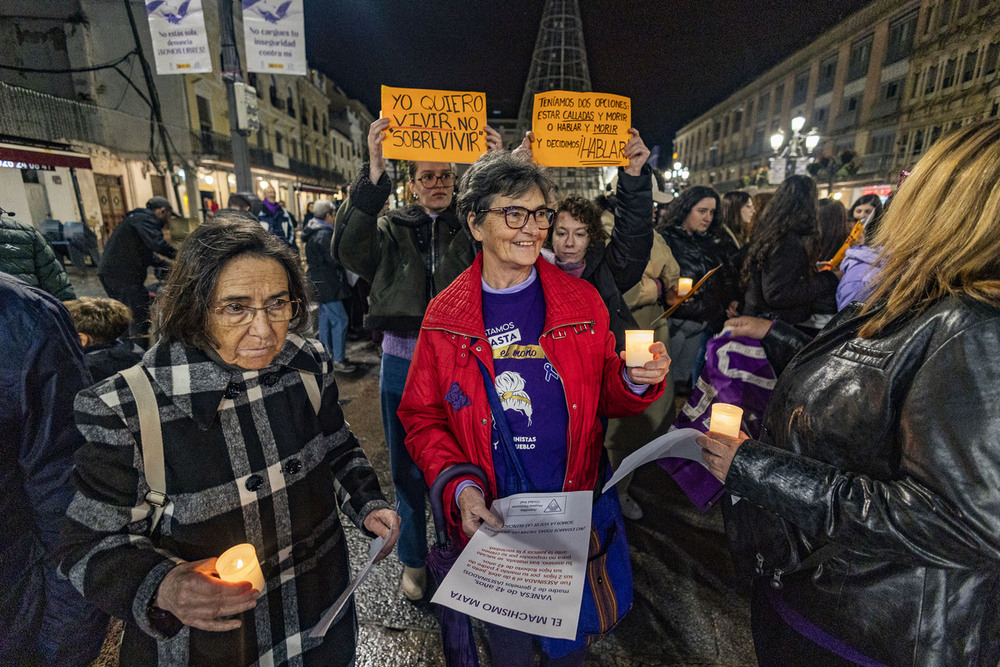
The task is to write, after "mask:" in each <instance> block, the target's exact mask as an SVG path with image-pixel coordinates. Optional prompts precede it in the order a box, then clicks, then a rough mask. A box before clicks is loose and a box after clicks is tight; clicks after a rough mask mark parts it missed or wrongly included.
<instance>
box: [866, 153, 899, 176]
mask: <svg viewBox="0 0 1000 667" xmlns="http://www.w3.org/2000/svg"><path fill="white" fill-rule="evenodd" d="M894 157H895V156H894V155H893V154H892V153H869V154H868V155H865V156H863V157H862V158H861V167H860V168H859V169H858V174H875V173H878V172H883V171H889V169H891V168H892V161H893V158H894Z"/></svg>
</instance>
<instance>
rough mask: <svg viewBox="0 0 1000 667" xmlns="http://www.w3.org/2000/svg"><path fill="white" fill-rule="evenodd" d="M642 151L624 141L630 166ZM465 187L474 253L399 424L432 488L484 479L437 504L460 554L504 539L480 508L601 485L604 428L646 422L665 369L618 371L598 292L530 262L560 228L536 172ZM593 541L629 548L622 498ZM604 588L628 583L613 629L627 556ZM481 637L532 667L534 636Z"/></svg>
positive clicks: (487, 177)
mask: <svg viewBox="0 0 1000 667" xmlns="http://www.w3.org/2000/svg"><path fill="white" fill-rule="evenodd" d="M638 151H639V146H638V145H636V144H635V143H634V142H630V143H629V144H628V145H627V146H626V149H625V154H626V156H631V155H632V154H633V153H637V152H638ZM462 186H463V187H462V190H463V192H462V194H461V195H460V196H459V200H458V211H459V217H460V218H461V219H463V220H465V221H467V223H468V225H469V228H470V230H471V232H472V235H473V236H474V237H475V238H476V240H477V241H479V242H480V243H481V244H482V252H481V253H480V254H479V255H478V256H477V257H476V260H475V262H474V263H473V265H472V266H471V267H470V268H469V269H468V270H466V271H465V272H464V273H462V274H461V275H459V276H458V278H456V279H455V281H454V282H453V283H452V284H451V285H450V286H449V287H448V288H447V289H446V290H444V291H443V292H442V293H441V294H439V295H438V296H437V297H436V298H435V299H434V300H433V301H431V303H430V305H429V306H428V308H427V313H426V314H425V315H424V319H423V323H422V325H421V331H420V337H419V339H418V342H417V347H416V352H415V356H414V358H413V364H412V366H411V368H410V374H409V377H408V379H407V383H406V389H405V390H404V392H403V400H402V403H401V404H400V407H399V413H398V414H399V418H400V420H401V421H402V423H403V426H404V427H405V429H406V434H407V435H406V446H407V448H408V449H409V451H410V454H411V455H412V456H413V460H414V461H415V462H416V463H417V465H418V466H419V467H420V469H421V470H423V472H424V475H425V476H426V478H427V481H428V483H432V482H433V481H434V479H435V478H436V477H437V476H438V474H439V473H441V471H442V470H444V469H446V468H448V467H450V466H452V465H454V464H457V463H473V464H475V465H477V466H478V467H480V468H481V469H482V470H483V471H485V472H486V476H487V479H488V484H487V488H485V489H481V488H479V486H478V485H477V484H475V483H473V482H472V481H471V480H470V479H463V478H459V479H457V480H454V481H453V482H452V483H451V484H449V485H448V486H447V487H446V488H445V491H444V498H443V500H444V504H445V507H447V508H449V523H450V526H449V528H450V532H451V533H452V535H453V536H455V537H457V538H458V539H460V540H462V541H467V538H468V537H469V536H471V535H472V534H473V533H474V532H475V531H476V529H477V528H478V527H479V525H480V524H481V523H482V522H484V521H485V522H487V523H489V524H490V525H492V526H494V527H496V528H498V529H499V528H500V527H501V522H500V520H499V519H498V518H497V517H495V516H494V515H492V514H491V513H490V511H489V509H488V505H489V504H490V503H492V501H493V500H494V499H495V498H502V497H505V496H508V495H511V494H514V493H519V492H523V491H537V492H552V491H559V490H563V491H581V490H588V489H593V488H594V487H595V486H596V485H597V484H598V483H601V484H603V482H604V480H603V479H600V480H599V474H598V470H599V464H600V459H601V456H602V454H603V451H604V449H603V441H604V431H603V429H602V427H601V422H600V419H599V415H600V416H607V417H625V416H629V415H634V414H638V413H639V412H641V411H642V410H644V409H645V407H646V406H647V405H649V404H650V403H651V402H652V401H653V400H655V399H656V398H657V397H658V396H659V395H660V393H661V392H662V387H663V378H664V377H665V375H666V373H667V370H668V368H669V365H670V360H669V358H668V357H667V355H666V349H665V348H664V346H663V344H662V343H655V344H654V345H652V346H651V347H650V350H651V351H652V352H653V353H654V359H653V361H650V362H647V363H646V365H645V366H643V367H636V368H626V367H625V364H624V361H623V359H622V358H620V357H619V356H618V355H616V354H615V341H614V336H613V335H612V334H611V333H610V331H609V330H608V311H607V308H605V307H604V303H603V302H602V301H601V298H600V296H599V295H598V293H597V291H596V290H595V289H594V288H593V286H591V285H590V284H589V283H586V282H585V281H583V280H580V279H578V278H574V277H572V276H570V275H568V274H566V273H564V272H563V271H561V270H559V269H558V268H556V267H554V266H552V265H551V264H549V263H548V262H546V261H545V260H544V259H540V258H539V253H540V251H541V248H542V243H543V242H544V240H545V236H546V231H547V230H548V228H549V226H551V224H552V221H553V217H554V215H555V211H553V210H552V209H551V208H549V207H548V202H549V201H550V198H551V189H552V184H551V181H550V180H549V178H548V176H547V175H546V174H545V172H544V171H543V170H542V169H541V168H539V167H538V166H536V165H533V164H531V163H529V162H527V161H525V160H522V159H520V158H519V157H516V156H513V155H511V154H510V153H507V152H503V151H500V152H494V153H490V154H488V155H485V156H483V157H482V158H480V159H479V160H478V161H477V162H476V163H475V164H474V165H473V166H472V167H471V168H470V169H469V171H468V172H467V173H466V175H465V177H464V180H463V183H462ZM484 378H485V381H484ZM487 382H488V383H489V385H490V387H491V390H495V391H496V393H497V401H498V402H499V405H498V407H501V408H502V411H501V412H502V414H500V415H497V416H496V418H497V419H498V420H502V421H505V422H507V425H509V433H506V431H507V430H508V429H505V428H504V424H502V423H501V424H500V431H504V432H505V433H504V435H503V436H501V432H500V431H498V430H497V429H496V428H493V427H491V419H490V416H491V410H490V402H489V398H488V396H487V393H486V391H487V390H486V383H487ZM501 439H503V440H506V441H507V442H509V443H511V446H510V447H507V446H504V445H503V444H502V442H501ZM515 443H516V444H515ZM517 469H520V470H523V471H526V472H525V474H524V476H523V477H521V476H519V475H517V474H515V473H514V471H515V470H517ZM601 507H606V508H607V512H606V513H605V514H602V515H601V516H602V517H603V516H606V518H607V521H601V522H599V521H598V516H599V512H598V511H597V510H598V508H601ZM599 524H603V525H599ZM594 529H595V530H596V531H597V534H596V536H592V543H591V547H592V550H594V539H596V540H597V542H598V548H597V550H596V551H597V552H600V545H601V544H605V540H607V541H608V542H609V543H610V541H612V540H613V537H614V535H615V534H616V533H617V534H618V535H620V536H622V537H620V538H619V539H620V540H621V544H622V545H623V546H624V540H623V539H622V538H623V536H624V524H623V522H622V518H621V510H620V508H619V507H618V500H617V494H613V493H612V494H603V495H602V496H601V497H600V500H598V503H597V504H596V505H595V512H594ZM607 548H609V547H607V546H605V549H607ZM592 556H596V554H592ZM588 572H589V570H588ZM608 578H609V579H611V580H612V581H614V582H615V583H616V586H617V585H618V583H619V582H621V581H622V580H624V581H625V583H626V584H627V591H624V592H623V593H622V595H625V599H618V600H617V601H616V607H617V609H616V610H615V612H614V613H613V617H614V618H613V620H612V623H613V621H616V620H618V619H619V618H620V617H621V616H623V615H624V612H625V611H627V608H628V606H629V605H630V598H631V572H630V571H629V569H628V558H627V552H626V554H625V557H624V560H623V562H622V561H618V564H616V565H615V566H614V571H611V570H609V571H608ZM589 581H590V576H589V574H588V582H589ZM600 583H601V579H600V578H598V581H597V584H600ZM587 589H590V590H591V594H592V595H595V597H594V599H597V593H599V591H598V592H596V593H595V591H594V589H593V584H589V585H588V586H587V587H585V593H584V612H583V613H585V611H586V607H587V604H588V597H587V592H586V591H587ZM615 592H616V593H618V592H619V589H618V588H616V590H615ZM619 610H620V613H618V611H619ZM581 619H582V617H581ZM584 625H585V624H584V623H583V622H581V628H583V626H584ZM609 625H610V624H609ZM488 630H489V632H488V634H489V637H490V644H491V646H492V647H494V650H493V651H492V653H493V660H494V664H495V665H498V666H499V665H525V664H533V662H532V661H533V652H534V646H533V644H534V638H533V637H532V636H531V635H527V634H524V633H520V632H516V631H513V630H508V629H505V628H500V627H498V626H493V625H488ZM608 630H610V627H604V626H603V625H602V626H601V627H600V628H599V629H598V630H597V631H591V632H588V631H587V630H586V629H585V628H583V629H581V630H580V631H579V633H578V635H577V638H576V639H575V640H572V641H571V640H545V642H544V644H543V650H544V653H543V664H547V663H548V661H549V660H550V659H552V660H558V661H559V662H558V664H559V665H574V664H581V663H582V661H583V656H584V653H585V648H586V645H587V644H588V643H589V642H590V641H592V640H593V638H594V635H595V634H603V633H604V632H607V631H608ZM497 647H502V650H497Z"/></svg>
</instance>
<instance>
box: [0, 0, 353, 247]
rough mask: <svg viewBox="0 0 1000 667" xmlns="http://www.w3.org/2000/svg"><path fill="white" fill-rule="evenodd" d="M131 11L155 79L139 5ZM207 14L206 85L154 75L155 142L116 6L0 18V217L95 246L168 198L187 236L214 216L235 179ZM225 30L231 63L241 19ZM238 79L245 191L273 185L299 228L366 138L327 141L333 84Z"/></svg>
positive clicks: (62, 2) (79, 1) (74, 4)
mask: <svg viewBox="0 0 1000 667" xmlns="http://www.w3.org/2000/svg"><path fill="white" fill-rule="evenodd" d="M128 6H129V7H131V9H132V12H133V14H134V17H135V22H136V28H137V33H138V38H139V42H140V44H141V45H142V49H143V51H144V53H145V54H146V57H147V58H148V59H149V62H150V66H151V68H153V69H154V72H155V67H154V65H153V61H152V53H153V50H152V45H151V42H150V34H149V27H148V24H147V20H146V14H145V11H144V5H143V3H142V2H139V1H138V0H131V2H130V3H129V5H128ZM216 12H217V5H216V4H215V3H205V4H204V16H205V24H206V29H207V32H208V36H209V44H210V45H212V48H211V50H212V54H211V55H212V63H213V72H212V73H205V74H173V75H165V76H160V75H156V74H155V73H154V74H153V80H154V83H155V86H156V89H157V91H158V97H159V102H160V107H161V112H162V118H163V125H164V130H165V133H164V136H165V137H166V139H165V140H164V139H163V136H161V134H160V133H159V131H158V128H157V126H156V125H155V124H154V123H153V122H152V120H151V111H150V106H149V103H148V102H147V100H146V98H147V95H148V93H147V86H146V83H145V80H144V78H143V74H142V68H141V66H140V63H139V61H138V58H137V57H136V55H135V54H129V51H130V50H132V49H133V48H134V44H135V42H134V39H133V37H132V31H131V28H130V26H129V22H128V15H127V12H126V5H125V4H124V3H123V2H121V1H120V0H33V1H32V2H30V3H21V4H20V5H19V7H18V8H17V9H16V10H13V11H10V12H4V14H3V16H0V38H2V39H3V40H4V43H5V44H6V45H7V48H6V49H5V51H4V53H2V54H0V185H2V190H0V192H2V193H3V194H2V196H0V207H3V208H5V209H7V210H14V211H15V212H17V217H18V219H20V220H22V221H24V222H29V223H32V224H34V225H36V226H40V224H41V222H42V220H45V219H47V218H54V219H58V220H61V221H64V222H68V221H84V222H86V223H87V225H88V226H89V227H90V228H91V229H93V230H94V231H95V232H96V233H97V235H98V237H99V238H101V239H104V238H106V237H107V235H109V234H110V233H111V230H113V229H114V226H115V225H117V223H118V222H119V221H120V220H121V219H122V218H123V217H124V215H125V213H126V212H127V211H128V210H130V209H132V208H136V207H141V206H143V205H144V204H145V202H146V200H147V199H149V197H151V196H153V195H161V196H166V197H168V199H170V200H171V202H172V204H173V205H174V208H175V210H177V211H179V212H181V213H182V214H183V215H185V216H187V217H188V218H189V219H190V220H191V224H195V223H196V222H197V221H200V220H203V219H204V218H205V217H206V216H207V215H208V214H209V212H210V211H211V210H212V209H213V208H215V207H221V206H225V205H226V201H227V199H228V197H229V194H230V193H231V191H233V190H235V189H236V179H235V176H234V173H233V164H232V146H231V138H230V119H229V107H228V102H227V98H226V89H225V85H224V83H223V80H222V77H221V75H220V71H221V64H220V58H219V53H218V49H217V46H215V45H218V44H219V42H220V40H219V21H218V18H219V17H218V14H217V13H216ZM234 18H235V23H236V26H235V32H236V35H237V40H236V42H237V45H238V48H239V49H240V51H241V56H242V37H241V35H242V33H243V28H242V19H241V15H240V13H239V12H236V15H235V17H234ZM243 62H245V60H243ZM109 64H115V66H114V67H103V68H97V69H95V66H99V65H109ZM245 79H247V82H248V83H250V84H252V85H254V87H255V88H256V94H257V107H258V116H259V118H260V121H261V128H260V129H259V130H258V131H256V132H252V133H251V134H250V136H249V138H248V143H249V146H250V157H251V172H252V175H253V177H254V182H255V184H256V185H257V186H258V187H257V188H256V189H258V190H260V189H261V188H260V186H262V184H264V183H267V184H269V185H274V186H275V188H276V190H278V197H279V199H283V200H284V201H285V202H286V205H287V206H288V208H289V209H290V210H291V211H292V213H293V215H295V216H296V217H301V216H302V215H303V214H304V212H305V207H306V205H307V203H308V202H309V201H311V200H313V199H316V198H318V197H320V196H326V197H334V196H337V195H339V193H340V191H341V187H342V186H343V185H344V184H346V183H347V182H348V181H349V178H350V174H349V170H348V169H347V168H346V167H348V166H349V165H350V164H353V163H351V162H349V161H348V160H347V159H342V158H340V157H339V155H340V154H341V153H342V154H344V155H348V154H352V155H354V156H355V157H357V158H358V159H357V161H358V162H360V155H361V154H362V150H363V148H364V145H365V143H364V142H365V140H366V136H367V131H366V132H365V133H364V134H361V133H360V132H357V131H355V132H353V133H348V134H346V135H345V134H340V135H336V136H335V132H334V130H333V127H332V124H333V119H334V117H335V115H336V117H337V118H339V117H340V115H341V114H342V111H337V112H336V114H335V113H334V111H332V109H331V105H330V101H329V96H328V93H329V91H333V90H335V86H334V85H333V82H332V81H330V80H329V79H328V78H327V77H326V76H325V75H324V74H322V73H320V72H317V71H315V70H310V72H309V75H308V76H291V75H274V76H272V75H261V76H257V75H247V76H245ZM341 94H342V93H341ZM358 104H360V103H358ZM366 130H367V128H366ZM345 137H346V138H347V139H348V140H349V141H350V142H351V143H350V146H349V148H350V150H345V146H344V145H343V144H344V141H345ZM165 147H166V149H168V150H169V151H170V155H171V159H170V163H171V166H172V169H171V168H170V167H168V165H167V160H166V154H165ZM258 194H259V193H258Z"/></svg>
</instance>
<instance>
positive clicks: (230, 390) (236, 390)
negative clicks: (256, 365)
mask: <svg viewBox="0 0 1000 667" xmlns="http://www.w3.org/2000/svg"><path fill="white" fill-rule="evenodd" d="M239 395H240V386H239V385H238V384H236V383H235V382H230V383H229V386H227V387H226V391H225V393H224V394H223V396H225V397H226V398H228V399H230V400H232V399H234V398H236V397H237V396H239Z"/></svg>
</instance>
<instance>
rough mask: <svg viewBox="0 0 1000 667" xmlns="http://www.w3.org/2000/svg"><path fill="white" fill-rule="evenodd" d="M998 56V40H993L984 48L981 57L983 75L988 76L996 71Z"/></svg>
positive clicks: (999, 54)
mask: <svg viewBox="0 0 1000 667" xmlns="http://www.w3.org/2000/svg"><path fill="white" fill-rule="evenodd" d="M998 56H1000V42H993V43H992V44H990V45H989V46H988V47H987V48H986V57H985V58H984V59H983V76H989V75H990V74H993V72H995V71H997V57H998Z"/></svg>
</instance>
